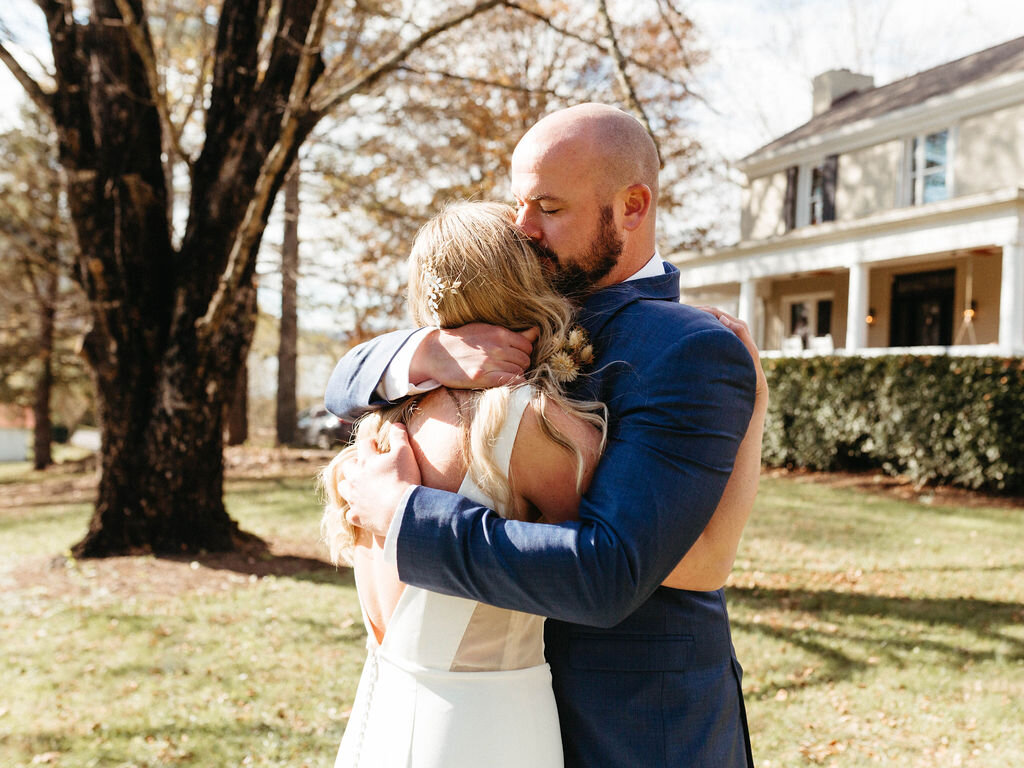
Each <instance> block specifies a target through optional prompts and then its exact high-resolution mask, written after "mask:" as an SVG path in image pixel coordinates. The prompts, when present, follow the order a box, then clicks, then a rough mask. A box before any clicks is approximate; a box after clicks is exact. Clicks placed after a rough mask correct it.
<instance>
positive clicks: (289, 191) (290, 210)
mask: <svg viewBox="0 0 1024 768" xmlns="http://www.w3.org/2000/svg"><path fill="white" fill-rule="evenodd" d="M298 273H299V164H298V163H297V162H296V163H295V165H294V166H292V170H291V172H290V173H289V174H288V178H287V179H286V180H285V184H284V239H283V242H282V245H281V330H280V342H279V346H278V349H277V443H278V445H288V444H290V443H293V442H295V419H296V415H297V413H296V412H297V410H298V404H297V403H296V393H295V389H296V378H297V371H296V368H297V361H298V336H299V328H298V308H297V307H298V296H297V293H298Z"/></svg>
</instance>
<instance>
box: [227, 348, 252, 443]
mask: <svg viewBox="0 0 1024 768" xmlns="http://www.w3.org/2000/svg"><path fill="white" fill-rule="evenodd" d="M248 439H249V366H248V365H247V364H246V363H245V362H244V361H243V363H242V367H241V368H240V369H239V370H238V378H237V379H236V381H235V393H234V396H233V397H232V398H231V405H230V406H228V445H241V444H242V443H244V442H245V441H246V440H248Z"/></svg>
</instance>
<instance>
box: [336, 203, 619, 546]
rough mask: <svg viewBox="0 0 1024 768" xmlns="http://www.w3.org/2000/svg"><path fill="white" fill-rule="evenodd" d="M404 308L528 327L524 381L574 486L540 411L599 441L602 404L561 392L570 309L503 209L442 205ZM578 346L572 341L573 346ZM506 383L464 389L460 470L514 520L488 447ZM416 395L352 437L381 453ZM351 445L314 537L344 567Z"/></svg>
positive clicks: (424, 232)
mask: <svg viewBox="0 0 1024 768" xmlns="http://www.w3.org/2000/svg"><path fill="white" fill-rule="evenodd" d="M408 296H409V309H410V313H411V314H412V319H413V322H414V323H415V324H416V325H417V326H428V325H434V326H438V327H441V328H456V327H459V326H462V325H466V324H468V323H473V322H483V323H490V324H492V325H501V326H504V327H506V328H510V329H512V330H517V331H519V330H526V329H528V328H537V329H538V330H539V332H540V333H539V336H538V338H537V340H536V341H535V342H534V344H533V353H532V355H531V360H530V368H529V369H528V370H527V372H526V375H525V379H526V383H527V384H528V385H530V386H532V387H533V388H534V390H535V394H534V400H535V401H537V402H538V404H539V409H538V412H539V414H540V423H541V428H542V430H543V432H544V434H545V435H546V436H547V437H548V438H549V439H551V440H553V441H554V442H555V443H557V444H558V445H560V446H562V447H563V448H565V449H566V450H568V451H571V452H572V453H574V454H575V456H576V465H577V473H576V483H577V487H579V486H580V484H581V482H582V478H583V472H584V469H585V457H584V455H583V453H582V452H581V451H580V449H579V447H578V446H576V445H575V444H573V443H571V442H570V441H569V440H568V439H567V438H566V436H565V435H564V434H562V433H561V432H560V431H559V430H558V429H557V428H555V426H554V425H553V424H552V422H551V421H550V420H549V419H548V417H547V415H546V408H547V405H548V404H549V403H551V402H554V403H555V404H556V405H557V406H559V407H560V408H561V409H562V410H564V411H565V412H567V413H569V414H570V415H572V416H575V417H576V418H579V419H581V420H583V421H585V422H588V423H590V424H592V425H594V426H595V427H597V428H598V429H599V430H600V431H601V434H602V441H601V444H602V448H603V445H604V435H605V408H604V406H603V405H602V404H601V403H597V402H584V401H579V400H571V399H569V398H568V397H567V396H566V394H565V390H564V383H565V382H566V380H567V376H566V373H565V361H566V351H565V350H566V347H567V345H568V344H569V340H570V337H572V338H573V340H574V342H575V340H576V338H577V337H578V336H579V335H580V330H579V329H578V328H576V327H574V326H573V309H572V307H571V305H570V304H569V303H568V301H567V300H566V299H565V298H564V297H562V296H561V295H559V294H558V293H557V292H556V291H555V290H554V288H552V287H551V285H550V283H549V282H548V280H547V279H546V278H545V276H544V272H543V270H542V269H541V266H540V263H539V262H538V260H537V256H536V254H535V252H534V250H533V247H532V246H531V244H530V242H529V240H528V239H527V238H526V237H525V236H523V235H522V234H521V233H520V232H519V230H518V229H517V228H516V226H515V212H514V210H513V209H512V208H510V207H509V206H507V205H502V204H500V203H485V202H461V203H453V204H450V205H448V206H447V207H446V208H444V210H442V211H441V212H440V213H439V214H437V215H436V216H434V217H433V218H432V219H430V221H428V222H427V223H426V224H424V225H423V227H422V228H421V229H420V231H419V233H418V234H417V235H416V240H415V242H414V244H413V247H412V252H411V254H410V256H409V289H408ZM577 346H578V343H577ZM512 389H513V388H512V387H509V386H502V387H494V388H491V389H483V390H470V391H467V392H466V393H465V394H466V396H467V399H466V402H465V403H464V404H463V405H462V406H461V407H460V409H459V411H460V416H461V417H462V419H463V425H464V429H465V439H464V449H463V453H464V455H465V457H466V463H467V472H468V473H469V475H470V476H471V477H472V479H473V480H474V481H475V482H476V483H477V485H479V486H480V488H482V489H483V490H484V491H485V492H486V493H487V494H488V495H489V496H490V497H491V498H492V499H493V500H494V502H495V507H496V509H495V511H496V512H498V513H499V514H501V515H502V516H503V517H509V516H511V515H512V514H513V508H514V493H513V490H512V487H511V485H510V482H509V478H508V477H507V476H506V475H505V473H504V472H503V471H502V470H501V468H499V467H498V465H497V464H496V463H495V460H494V457H493V453H492V449H491V448H492V445H493V441H494V439H495V438H496V436H497V434H498V431H499V430H500V429H501V426H502V424H503V423H504V421H505V416H506V413H507V409H508V402H509V397H510V395H511V393H512ZM421 397H422V396H421ZM419 399H420V397H413V398H409V399H408V400H406V401H404V402H402V403H401V404H400V405H397V406H392V407H390V408H386V409H384V410H381V411H375V412H373V413H370V414H367V415H366V416H364V417H363V418H362V419H361V420H360V422H359V425H358V427H357V433H356V438H357V439H365V438H375V439H376V440H377V444H378V446H379V447H380V449H381V450H382V451H386V450H388V443H387V435H388V431H389V429H390V426H391V424H394V423H405V422H407V421H408V419H409V418H410V416H411V414H412V413H413V411H414V410H415V408H416V405H417V403H418V401H419ZM354 452H355V448H354V446H349V447H347V448H345V449H343V450H342V451H341V452H340V453H339V454H338V455H337V456H335V457H334V459H333V460H332V461H331V463H330V464H329V465H328V466H327V467H326V468H325V469H324V470H323V472H321V474H320V478H319V482H320V487H321V489H322V494H323V496H324V501H325V511H324V517H323V520H322V522H321V532H322V534H323V537H324V540H325V541H326V542H327V545H328V548H329V549H330V553H331V560H332V561H333V562H334V563H338V562H348V563H351V556H352V549H353V547H354V546H355V538H356V531H354V530H353V528H352V526H351V525H350V524H349V523H348V521H347V520H346V518H345V512H346V510H347V509H348V503H347V502H346V501H345V499H344V498H343V497H342V496H341V494H340V493H339V492H338V484H339V482H340V481H341V480H342V479H343V477H342V474H343V473H342V470H341V466H342V464H343V463H344V462H346V461H347V460H349V459H350V458H354Z"/></svg>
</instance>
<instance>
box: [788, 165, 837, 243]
mask: <svg viewBox="0 0 1024 768" xmlns="http://www.w3.org/2000/svg"><path fill="white" fill-rule="evenodd" d="M838 173H839V156H838V155H829V156H828V157H826V158H825V159H824V160H822V161H821V162H820V163H816V164H814V165H804V166H793V167H791V168H789V169H788V170H787V172H786V198H785V203H784V209H783V219H784V221H785V224H786V231H787V232H788V231H789V230H791V229H795V228H796V227H806V226H811V225H814V224H821V223H822V222H825V221H834V220H835V218H836V181H837V179H838Z"/></svg>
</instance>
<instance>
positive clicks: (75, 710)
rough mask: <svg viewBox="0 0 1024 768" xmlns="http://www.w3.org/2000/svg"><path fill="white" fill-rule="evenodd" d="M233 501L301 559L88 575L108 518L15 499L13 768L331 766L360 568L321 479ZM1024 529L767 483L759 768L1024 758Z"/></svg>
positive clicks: (9, 736)
mask: <svg viewBox="0 0 1024 768" xmlns="http://www.w3.org/2000/svg"><path fill="white" fill-rule="evenodd" d="M26 479H28V480H32V478H24V476H22V482H23V481H24V480H26ZM12 482H13V481H12ZM16 485H17V483H14V484H13V485H11V484H9V485H8V486H7V488H8V489H10V488H14V487H15V486H16ZM226 501H227V505H228V508H229V510H230V512H231V514H232V516H234V517H235V518H236V519H237V520H239V522H240V523H241V524H242V526H243V528H245V529H247V530H250V531H253V532H255V533H257V534H259V535H260V536H262V537H264V538H266V539H267V540H269V541H270V542H272V544H274V545H275V547H276V549H275V551H278V549H279V547H278V545H283V546H284V549H285V550H287V551H301V552H302V553H303V555H304V556H303V557H291V556H284V555H277V556H275V557H272V558H270V560H269V561H263V562H259V563H253V562H246V561H244V560H238V559H235V560H231V559H224V558H220V559H218V558H213V557H211V558H202V559H200V560H198V561H195V562H189V561H173V560H166V559H156V558H145V557H143V558H114V559H110V560H102V561H73V560H68V559H65V558H61V557H58V556H59V555H60V553H61V552H64V551H65V550H66V549H67V547H68V546H69V545H70V544H72V543H73V542H74V541H76V540H77V539H79V538H80V537H81V536H82V534H83V533H84V531H85V527H86V525H87V522H88V518H89V514H90V512H91V509H90V507H89V505H87V504H58V505H45V504H39V503H33V504H32V505H30V506H26V507H12V506H8V507H0V643H2V645H3V648H4V654H3V657H0V766H5V767H6V766H22V765H26V766H28V765H33V764H41V765H58V766H76V767H77V766H82V767H84V766H124V767H126V768H127V766H139V767H142V766H168V765H189V766H210V767H211V768H212V767H214V766H216V767H220V766H238V765H255V766H290V767H292V766H323V765H330V764H331V762H332V760H333V757H334V753H335V751H336V749H337V744H338V742H339V740H340V738H341V734H342V732H343V731H344V728H345V723H346V718H347V711H348V709H349V707H350V706H351V702H352V698H353V696H354V693H355V686H356V682H357V680H358V674H359V670H360V669H361V666H362V660H363V655H364V643H365V636H364V633H363V629H362V623H361V619H360V614H359V607H358V602H357V600H356V595H355V588H354V586H353V584H352V580H351V575H350V574H349V573H348V572H347V571H341V572H339V571H336V570H334V569H333V568H330V567H325V566H324V565H323V564H322V563H319V562H317V561H316V560H315V559H312V554H313V553H315V552H316V550H315V548H314V546H313V543H314V542H315V540H316V537H317V526H318V521H319V505H318V502H317V500H316V498H315V496H314V494H313V491H312V482H311V480H309V479H305V478H301V477H284V478H280V479H266V480H251V479H242V480H233V481H231V482H229V483H228V493H227V497H226ZM1020 524H1021V510H1020V509H1013V508H999V507H973V506H972V507H966V506H965V507H953V506H937V505H928V504H924V503H919V502H914V501H906V500H899V499H894V498H892V497H891V496H890V495H884V494H874V493H868V492H864V491H863V490H854V489H846V488H833V487H828V486H825V485H821V484H816V483H811V482H796V481H794V480H793V479H789V478H774V477H765V478H764V480H763V481H762V490H761V494H760V496H759V500H758V505H757V509H756V510H755V513H754V515H753V518H752V520H751V523H750V526H749V528H748V531H747V534H746V536H745V538H744V543H743V545H742V547H741V551H740V555H739V558H738V560H737V564H736V568H735V570H734V575H733V577H732V580H731V584H730V588H729V590H728V599H729V604H730V612H731V615H732V622H733V637H734V642H735V645H736V648H737V653H738V656H739V658H740V661H741V662H742V663H743V665H744V668H745V677H744V689H745V691H746V697H747V710H748V715H749V719H750V724H751V731H752V738H753V744H754V756H755V759H756V761H757V764H758V765H759V766H761V768H778V767H779V766H785V767H786V768H788V767H789V766H804V765H827V766H877V765H899V766H929V767H930V766H936V765H942V766H946V765H949V766H954V765H964V766H986V767H988V766H991V767H992V768H995V766H999V767H1000V768H1002V767H1003V766H1010V765H1021V764H1024V731H1022V729H1021V728H1020V727H1019V726H1020V723H1021V722H1024V580H1022V579H1021V578H1020V577H1021V574H1022V573H1024V549H1022V548H1021V547H1020V540H1021V536H1020ZM303 542H304V544H302V546H298V547H296V545H297V543H303ZM289 547H291V548H290V549H289Z"/></svg>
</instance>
